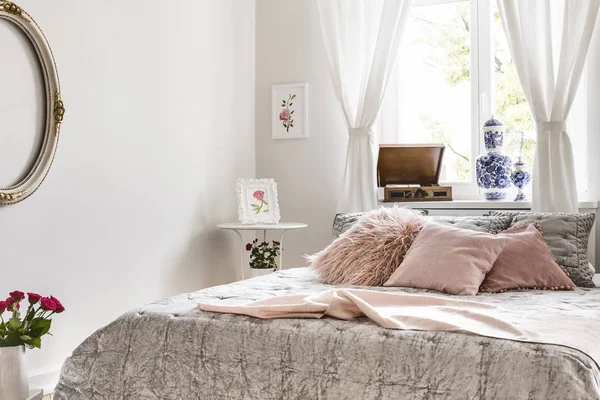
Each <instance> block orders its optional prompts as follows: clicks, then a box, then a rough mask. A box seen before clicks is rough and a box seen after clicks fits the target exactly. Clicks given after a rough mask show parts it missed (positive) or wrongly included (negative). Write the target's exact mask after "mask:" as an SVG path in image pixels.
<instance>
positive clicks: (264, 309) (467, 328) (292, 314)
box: [198, 289, 600, 366]
mask: <svg viewBox="0 0 600 400" xmlns="http://www.w3.org/2000/svg"><path fill="white" fill-rule="evenodd" d="M198 308H200V309H201V310H203V311H210V312H219V313H228V314H242V315H249V316H252V317H256V318H263V319H271V318H321V317H323V316H326V315H327V316H330V317H334V318H339V319H344V320H351V319H354V318H357V317H360V316H366V317H368V318H370V319H371V320H372V321H374V322H375V323H377V324H379V325H380V326H382V327H384V328H389V329H401V330H421V331H444V332H466V333H470V334H475V335H481V336H487V337H493V338H498V339H508V340H515V341H521V342H532V343H545V344H554V345H561V346H567V347H571V348H574V349H578V350H580V351H582V352H584V353H586V354H587V355H589V356H590V357H591V358H592V359H594V361H595V362H596V364H598V365H599V366H600V346H599V345H598V342H599V341H600V320H598V319H595V318H586V317H585V316H578V315H573V314H562V313H556V312H541V313H540V312H537V313H532V312H523V311H519V310H511V309H505V308H502V307H498V306H495V305H492V304H486V303H480V302H474V301H469V300H463V299H454V298H449V297H446V296H436V295H431V294H407V293H389V292H387V293H386V292H378V291H372V290H363V289H334V290H328V291H325V292H323V293H320V294H318V295H313V296H304V295H294V296H277V297H272V298H269V299H266V300H261V301H256V302H253V303H250V304H243V305H225V304H199V305H198Z"/></svg>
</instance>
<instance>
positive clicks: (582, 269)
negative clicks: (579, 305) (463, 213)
mask: <svg viewBox="0 0 600 400" xmlns="http://www.w3.org/2000/svg"><path fill="white" fill-rule="evenodd" d="M490 214H491V215H495V216H506V217H511V219H512V221H511V223H510V225H511V226H514V225H518V224H523V223H531V222H537V223H538V224H539V225H540V228H541V230H542V234H543V235H544V239H545V240H546V243H548V247H549V248H550V250H551V251H552V254H553V255H554V258H556V262H557V263H558V264H559V265H560V266H562V267H563V268H565V269H566V270H567V272H568V273H569V275H570V276H571V280H573V282H574V283H575V284H576V285H577V286H581V287H594V282H593V278H594V274H593V272H592V270H591V269H590V267H589V265H588V257H587V250H588V241H589V238H590V232H591V230H592V226H593V225H594V219H595V218H596V215H595V214H563V213H532V212H510V211H492V212H491V213H490Z"/></svg>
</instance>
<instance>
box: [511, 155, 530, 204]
mask: <svg viewBox="0 0 600 400" xmlns="http://www.w3.org/2000/svg"><path fill="white" fill-rule="evenodd" d="M526 168H527V163H526V162H525V161H523V160H521V157H519V159H518V161H517V162H516V163H515V169H514V171H513V173H512V174H511V175H510V180H511V181H512V183H513V185H515V186H516V187H517V189H519V191H518V192H517V197H515V201H525V200H527V196H525V193H523V188H525V187H526V186H527V185H529V182H531V174H530V173H529V172H527V169H526Z"/></svg>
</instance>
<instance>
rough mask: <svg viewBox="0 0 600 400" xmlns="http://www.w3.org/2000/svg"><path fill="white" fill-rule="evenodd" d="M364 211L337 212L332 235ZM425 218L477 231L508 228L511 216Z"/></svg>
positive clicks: (346, 227)
mask: <svg viewBox="0 0 600 400" xmlns="http://www.w3.org/2000/svg"><path fill="white" fill-rule="evenodd" d="M421 212H422V213H423V215H427V214H428V211H426V210H421ZM363 214H364V213H342V214H337V215H336V216H335V219H334V221H333V237H334V238H337V237H338V236H340V235H341V234H342V233H344V232H346V231H347V230H348V229H350V228H351V227H352V225H354V224H355V223H356V221H358V219H359V218H360V217H361V216H362V215H363ZM425 218H426V219H428V220H430V221H433V222H437V223H438V224H443V225H452V226H454V227H456V228H461V229H470V230H472V231H479V232H490V233H493V232H497V231H503V230H505V229H508V227H509V225H510V222H511V221H512V218H510V217H481V216H467V217H447V216H441V217H437V216H436V217H425Z"/></svg>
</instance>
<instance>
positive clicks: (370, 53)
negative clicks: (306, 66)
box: [317, 0, 410, 212]
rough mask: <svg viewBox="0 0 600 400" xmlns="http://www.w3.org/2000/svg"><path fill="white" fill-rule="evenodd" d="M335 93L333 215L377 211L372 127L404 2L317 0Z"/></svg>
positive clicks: (393, 56) (405, 7)
mask: <svg viewBox="0 0 600 400" xmlns="http://www.w3.org/2000/svg"><path fill="white" fill-rule="evenodd" d="M317 4H318V8H319V15H320V19H321V32H322V34H323V41H324V43H325V48H326V51H327V56H328V59H329V69H330V72H331V80H332V82H333V87H334V90H335V94H336V96H337V98H338V101H339V102H340V105H341V107H342V111H343V113H344V119H345V121H346V126H347V128H348V135H349V138H348V150H347V155H346V167H345V170H344V177H343V181H342V187H341V191H340V197H339V200H338V206H337V209H338V212H359V211H368V210H372V209H374V208H377V179H376V167H377V152H378V145H377V138H376V137H375V134H374V132H373V125H374V122H375V120H376V119H377V116H378V114H379V111H380V109H381V104H382V102H383V98H384V95H385V90H386V88H387V86H388V82H389V80H390V76H391V74H392V72H393V70H394V65H395V63H396V58H397V56H398V51H399V48H400V39H401V35H402V31H403V28H404V25H405V23H406V18H407V16H408V11H409V8H410V0H318V1H317Z"/></svg>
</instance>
